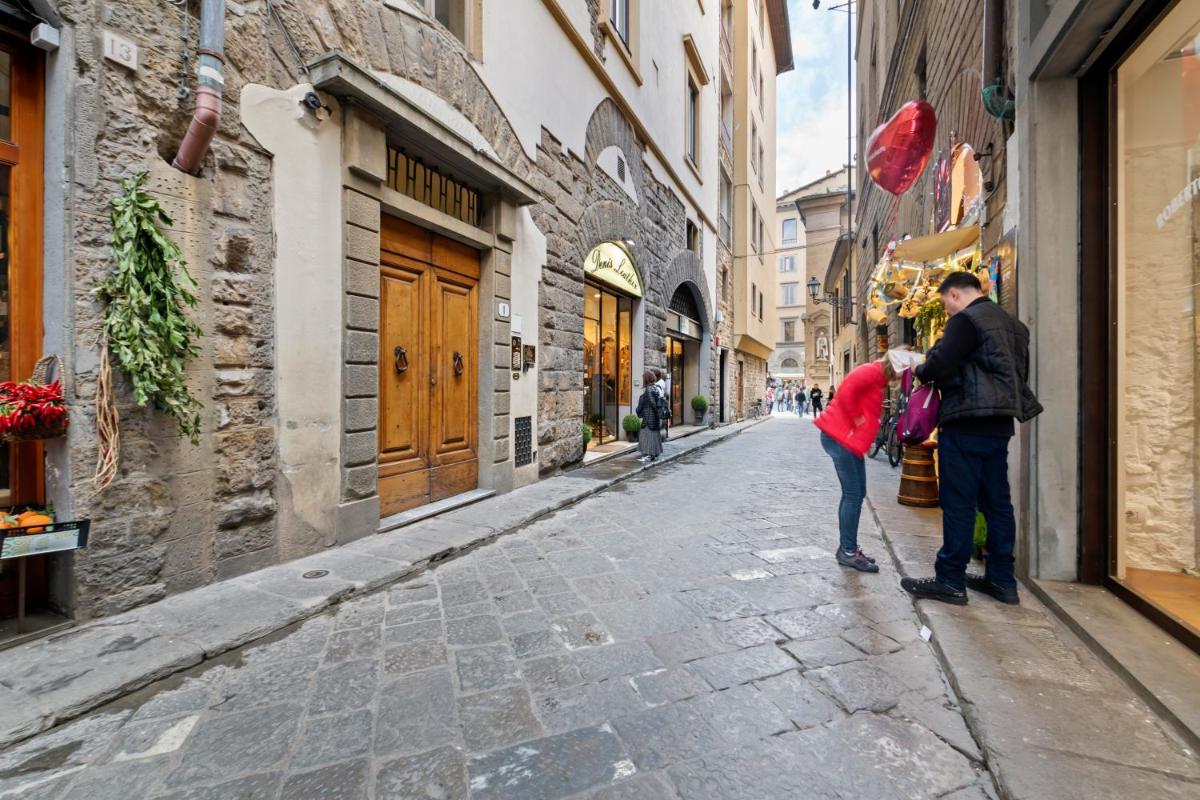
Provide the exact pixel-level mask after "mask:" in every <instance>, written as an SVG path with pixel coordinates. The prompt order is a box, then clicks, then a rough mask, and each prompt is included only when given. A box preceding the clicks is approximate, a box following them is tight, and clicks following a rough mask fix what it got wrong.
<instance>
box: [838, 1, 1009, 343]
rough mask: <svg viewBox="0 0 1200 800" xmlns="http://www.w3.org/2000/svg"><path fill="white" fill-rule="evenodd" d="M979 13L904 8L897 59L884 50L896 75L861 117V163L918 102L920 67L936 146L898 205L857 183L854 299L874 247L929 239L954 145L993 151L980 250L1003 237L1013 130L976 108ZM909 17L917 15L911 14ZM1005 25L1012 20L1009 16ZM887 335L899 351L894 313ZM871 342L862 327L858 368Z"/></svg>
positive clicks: (965, 8)
mask: <svg viewBox="0 0 1200 800" xmlns="http://www.w3.org/2000/svg"><path fill="white" fill-rule="evenodd" d="M982 7H983V2H982V0H965V2H963V3H961V4H952V3H915V4H912V5H909V4H905V6H904V9H903V10H902V12H901V22H900V26H899V30H898V42H899V44H898V45H897V46H898V47H899V48H900V52H899V53H898V54H897V56H896V57H895V58H893V57H892V54H891V53H889V52H886V51H884V50H883V49H882V48H881V52H880V55H879V57H880V58H890V59H891V62H890V63H891V64H892V65H893V72H892V73H891V74H889V75H888V80H887V85H886V86H885V87H883V89H882V98H883V99H882V101H881V103H882V104H881V107H879V108H877V109H875V108H868V109H865V111H866V114H865V115H863V114H861V113H860V117H862V118H861V119H860V120H859V122H858V130H859V140H858V141H859V142H860V145H859V151H858V157H859V158H860V159H861V158H862V157H863V150H864V148H865V146H866V141H867V138H869V137H870V135H871V132H872V131H873V130H874V129H875V127H876V126H877V125H880V124H881V123H883V122H885V121H886V120H887V119H888V118H889V117H890V116H891V115H892V114H894V113H895V112H896V110H897V109H899V108H900V106H902V105H903V104H904V103H907V102H908V101H910V100H915V99H917V98H919V97H920V96H921V87H920V85H919V84H920V80H919V75H918V73H919V65H920V62H921V61H922V60H923V62H924V71H925V93H924V94H925V99H926V100H928V102H929V103H930V104H931V105H932V106H933V108H934V111H935V112H936V114H937V121H938V125H937V138H936V139H935V144H934V152H933V156H931V158H930V164H929V166H928V167H927V168H926V169H925V171H924V173H923V174H922V175H921V177H920V178H919V179H918V181H917V182H916V183H915V184H914V185H913V186H912V188H910V189H909V190H908V191H907V192H905V193H904V194H903V195H901V196H900V198H899V199H898V200H897V198H896V197H894V196H893V195H891V194H889V193H888V192H886V191H884V190H883V189H881V188H880V187H878V186H876V185H875V184H874V183H873V182H872V181H871V180H870V178H869V177H867V176H866V175H865V173H864V174H863V176H862V178H861V180H860V183H859V186H858V190H859V194H858V197H857V198H856V209H855V217H856V222H855V233H856V238H857V240H858V244H857V247H856V249H855V260H856V263H857V264H859V269H858V270H857V273H858V274H857V276H856V279H857V283H858V294H859V297H862V296H865V293H866V288H867V283H868V281H869V279H870V277H871V273H872V272H873V270H874V266H875V265H874V264H873V263H870V262H871V259H872V255H873V253H874V251H875V249H876V248H875V244H874V242H875V241H876V240H877V241H878V248H877V249H878V252H879V253H882V252H883V250H884V247H885V246H886V245H887V243H888V242H889V241H890V240H892V239H895V238H897V237H898V236H901V235H904V234H912V235H913V236H921V235H924V234H927V233H930V232H931V229H930V215H931V212H932V205H931V204H932V200H933V173H934V170H933V163H934V161H935V159H936V157H937V154H938V152H940V151H941V150H943V149H945V148H947V147H949V146H950V144H951V141H952V138H953V141H957V142H966V143H968V144H970V145H971V146H972V147H974V148H975V149H976V151H984V150H986V149H987V148H988V147H989V146H991V147H992V148H993V153H994V155H993V156H992V157H991V158H986V159H983V160H982V161H980V162H979V166H980V168H981V171H982V176H983V180H985V181H988V180H990V181H992V182H993V184H994V186H995V188H994V191H993V192H992V193H991V194H990V195H985V196H986V198H987V199H986V202H985V204H984V208H983V212H982V219H981V222H982V223H983V226H984V227H983V247H984V250H985V251H987V250H988V249H990V248H991V247H993V246H995V244H996V243H997V242H998V241H999V240H1000V239H1001V237H1002V236H1003V235H1004V231H1003V230H1002V228H1003V224H1002V220H1003V217H1004V207H1005V201H1006V191H1005V188H1006V183H1005V167H1006V163H1007V161H1006V156H1005V152H1006V144H1007V141H1008V137H1009V136H1010V135H1011V133H1012V123H1006V122H1001V121H1000V120H997V119H995V118H994V117H992V116H990V115H989V114H988V113H987V112H986V111H985V110H984V108H983V103H982V101H981V100H980V90H981V86H980V78H979V63H980V52H981V47H982V36H983V33H982V28H983V26H982V24H981V23H980V20H981V19H982ZM912 9H915V11H913V12H912V13H911V14H910V10H912ZM1009 19H1010V20H1011V19H1014V17H1013V16H1011V15H1010V16H1009ZM865 55H866V54H865V53H864V57H865ZM922 56H924V58H923V59H922ZM889 92H890V93H889ZM888 327H889V341H890V342H891V343H893V344H899V343H900V342H901V341H902V338H903V321H902V320H900V319H899V318H898V317H897V316H896V314H895V312H894V310H893V311H892V312H891V313H890V314H889V319H888ZM874 335H875V334H874V326H873V325H864V326H862V328H861V330H860V331H859V332H858V336H859V337H860V338H859V360H860V361H862V360H866V358H869V357H870V354H871V353H873V352H874V349H875V348H874V344H873V342H872V341H869V340H873V339H874Z"/></svg>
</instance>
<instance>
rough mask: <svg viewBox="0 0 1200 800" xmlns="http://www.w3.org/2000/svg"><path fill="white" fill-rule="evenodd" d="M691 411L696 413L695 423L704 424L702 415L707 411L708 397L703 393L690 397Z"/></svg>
mask: <svg viewBox="0 0 1200 800" xmlns="http://www.w3.org/2000/svg"><path fill="white" fill-rule="evenodd" d="M692 413H693V414H695V415H696V424H697V425H703V424H704V415H705V414H707V413H708V398H707V397H705V396H704V395H700V394H698V395H696V396H695V397H693V398H692Z"/></svg>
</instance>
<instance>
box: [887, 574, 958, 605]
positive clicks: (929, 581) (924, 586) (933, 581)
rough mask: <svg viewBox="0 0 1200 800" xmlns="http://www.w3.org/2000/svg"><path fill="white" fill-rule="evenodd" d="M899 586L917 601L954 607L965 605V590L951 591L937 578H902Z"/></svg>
mask: <svg viewBox="0 0 1200 800" xmlns="http://www.w3.org/2000/svg"><path fill="white" fill-rule="evenodd" d="M900 586H901V588H903V589H904V591H906V592H908V593H909V594H911V595H912V596H913V597H915V598H917V599H918V600H941V601H942V602H943V603H950V604H951V605H956V606H965V605H966V604H967V591H966V589H952V588H951V587H949V586H947V585H946V584H944V583H942V582H941V581H939V580H938V579H937V578H924V579H918V578H902V579H901V581H900Z"/></svg>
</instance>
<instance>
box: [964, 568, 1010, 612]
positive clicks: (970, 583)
mask: <svg viewBox="0 0 1200 800" xmlns="http://www.w3.org/2000/svg"><path fill="white" fill-rule="evenodd" d="M967 588H968V589H974V590H975V591H977V592H983V593H984V594H990V595H991V596H992V597H994V598H996V599H997V600H999V601H1000V602H1001V603H1007V604H1008V605H1010V606H1019V605H1020V604H1021V598H1020V596H1019V595H1018V594H1017V587H1015V586H1001V585H1000V584H998V583H992V582H991V581H989V580H988V579H987V578H985V577H984V576H982V575H974V574H972V573H970V572H968V573H967Z"/></svg>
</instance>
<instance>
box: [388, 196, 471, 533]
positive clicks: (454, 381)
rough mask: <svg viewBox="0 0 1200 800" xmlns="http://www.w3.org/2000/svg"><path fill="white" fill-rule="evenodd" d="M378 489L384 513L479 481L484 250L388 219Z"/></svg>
mask: <svg viewBox="0 0 1200 800" xmlns="http://www.w3.org/2000/svg"><path fill="white" fill-rule="evenodd" d="M380 251H381V252H380V259H379V261H380V268H379V498H380V513H381V514H382V515H383V516H388V515H389V514H395V513H397V512H399V511H405V510H407V509H410V508H414V507H416V506H420V505H423V504H425V503H429V502H432V501H435V500H442V499H445V498H447V497H451V496H453V495H456V494H460V493H462V492H465V491H469V490H471V489H474V488H476V486H477V485H478V481H479V460H478V433H479V427H478V414H479V410H478V377H479V369H478V364H477V363H476V359H477V357H478V353H479V347H478V343H479V333H478V330H479V324H478V294H479V253H478V252H477V251H476V250H474V249H472V248H470V247H467V246H465V245H462V244H459V243H458V242H455V241H453V240H451V239H447V238H445V237H443V236H438V235H436V234H434V233H431V232H429V231H427V230H424V229H423V228H419V227H417V226H415V225H412V224H409V223H407V222H403V221H401V220H398V219H394V218H391V217H386V216H385V217H384V218H383V226H382V231H381V234H380Z"/></svg>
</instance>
